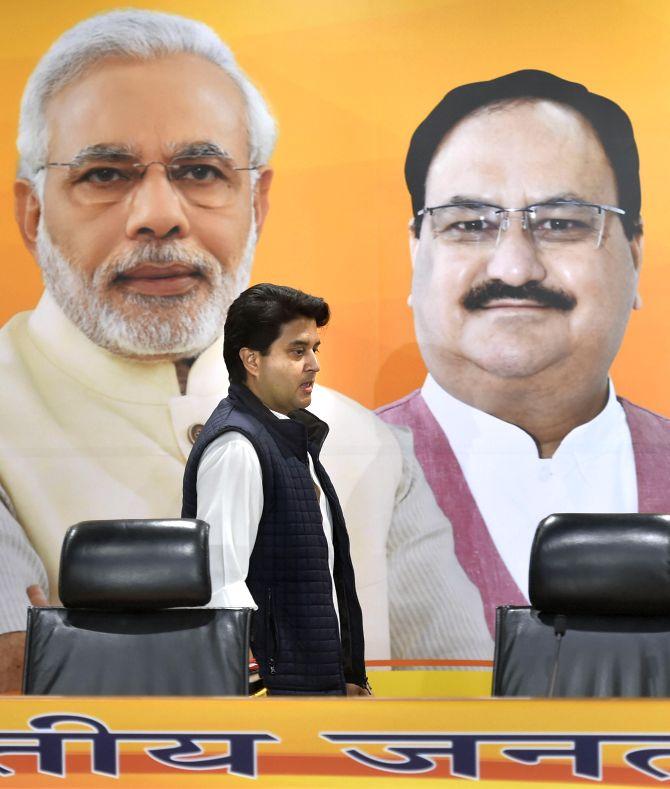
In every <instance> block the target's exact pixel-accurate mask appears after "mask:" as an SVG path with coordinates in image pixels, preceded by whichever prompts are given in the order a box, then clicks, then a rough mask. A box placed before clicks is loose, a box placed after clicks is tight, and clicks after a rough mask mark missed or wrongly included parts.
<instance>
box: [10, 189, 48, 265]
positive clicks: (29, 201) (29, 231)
mask: <svg viewBox="0 0 670 789" xmlns="http://www.w3.org/2000/svg"><path fill="white" fill-rule="evenodd" d="M41 215H42V206H41V205H40V201H39V198H38V197H37V193H36V192H35V188H34V186H33V185H32V184H31V183H30V181H27V180H26V179H25V178H18V179H17V180H16V181H15V182H14V217H15V218H16V224H17V225H18V226H19V231H20V232H21V236H22V238H23V243H24V244H25V245H26V247H27V248H28V249H29V250H30V252H32V254H33V255H34V254H35V247H36V246H37V226H38V225H39V223H40V216H41Z"/></svg>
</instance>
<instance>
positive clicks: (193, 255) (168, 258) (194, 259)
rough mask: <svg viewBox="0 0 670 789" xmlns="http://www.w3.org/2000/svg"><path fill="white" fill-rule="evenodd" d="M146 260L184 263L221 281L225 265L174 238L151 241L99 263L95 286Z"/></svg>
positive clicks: (215, 280) (167, 263) (163, 262)
mask: <svg viewBox="0 0 670 789" xmlns="http://www.w3.org/2000/svg"><path fill="white" fill-rule="evenodd" d="M144 263H162V264H165V265H166V266H168V265H170V264H172V263H181V264H183V265H185V266H188V267H189V268H192V269H193V270H194V271H195V272H197V273H198V274H202V275H203V276H205V277H206V278H208V279H209V280H210V281H211V282H214V283H216V282H218V280H219V279H220V277H221V268H220V266H219V264H218V262H217V261H216V260H215V259H214V258H213V257H208V256H205V255H203V254H202V253H198V252H192V251H191V250H189V249H184V248H183V247H182V246H181V245H179V244H175V243H171V242H167V243H166V242H163V243H161V244H154V243H147V244H144V245H142V246H139V247H136V248H135V249H133V250H131V251H130V252H128V253H126V254H124V255H120V256H118V257H114V258H110V259H109V260H106V261H105V262H104V263H102V264H101V265H100V266H98V268H97V269H96V271H95V274H94V275H93V286H94V287H97V286H99V285H105V284H107V283H109V282H112V281H113V280H115V279H116V278H117V277H119V276H122V275H123V274H125V273H126V272H128V271H132V269H134V268H137V267H138V266H141V265H143V264H144Z"/></svg>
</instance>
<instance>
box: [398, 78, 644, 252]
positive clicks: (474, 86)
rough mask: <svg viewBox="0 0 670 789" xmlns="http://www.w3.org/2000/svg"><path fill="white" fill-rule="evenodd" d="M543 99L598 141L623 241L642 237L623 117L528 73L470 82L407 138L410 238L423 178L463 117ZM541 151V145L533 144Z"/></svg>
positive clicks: (636, 176)
mask: <svg viewBox="0 0 670 789" xmlns="http://www.w3.org/2000/svg"><path fill="white" fill-rule="evenodd" d="M524 98H527V99H547V100H549V101H555V102H557V103H559V104H565V105H567V106H568V107H572V108H573V109H575V110H577V112H579V113H581V115H582V116H583V117H584V118H586V120H587V121H588V122H589V123H590V124H591V126H592V127H593V130H594V131H595V133H596V135H597V136H598V138H599V140H600V142H601V144H602V146H603V148H604V149H605V153H606V154H607V158H608V159H609V162H610V165H611V166H612V169H613V170H614V176H615V178H616V184H617V192H618V201H619V202H618V205H619V207H620V208H623V209H624V210H625V212H626V214H625V216H623V217H621V221H622V223H623V227H624V230H625V232H626V236H627V237H628V238H629V239H631V238H633V237H634V236H635V235H637V234H638V233H640V232H641V225H640V160H639V157H638V153H637V146H636V144H635V137H634V136H633V127H632V125H631V122H630V120H629V118H628V115H626V113H625V112H624V111H623V110H622V109H621V107H619V105H618V104H615V103H614V102H613V101H611V100H610V99H606V98H605V97H604V96H598V95H597V94H596V93H591V92H590V91H589V90H587V88H585V87H584V85H580V84H579V83H578V82H568V81H567V80H565V79H561V78H560V77H557V76H555V75H554V74H549V73H548V72H546V71H535V70H533V69H527V70H524V71H515V72H514V73H513V74H505V75H504V76H502V77H497V78H496V79H492V80H488V81H487V82H472V83H470V84H469V85H461V86H460V87H458V88H454V90H451V91H449V93H447V95H446V96H445V97H444V98H443V99H442V101H440V103H439V104H438V105H437V106H436V107H435V108H434V109H433V110H432V112H430V114H429V115H428V116H427V117H426V118H425V120H424V121H423V122H422V123H421V125H420V126H419V127H418V128H417V130H416V131H415V132H414V134H413V136H412V141H411V142H410V145H409V150H408V151H407V159H406V160H405V181H406V182H407V188H408V189H409V192H410V195H411V196H412V212H413V214H414V232H415V234H416V236H417V237H418V235H419V233H420V232H421V219H422V217H420V216H418V215H417V212H418V211H420V210H421V209H422V208H425V202H424V201H425V199H426V176H427V175H428V168H429V167H430V163H431V161H432V159H433V156H434V154H435V151H436V150H437V148H438V146H439V145H440V143H441V142H442V140H443V139H444V137H445V135H446V134H447V132H449V131H450V130H451V129H453V128H454V126H456V124H457V123H458V122H459V121H461V120H463V118H465V117H466V116H467V115H470V114H471V113H472V112H474V111H475V110H478V109H480V108H481V107H486V106H488V105H489V104H497V103H499V102H504V101H505V100H508V99H509V100H513V99H524ZM538 145H540V146H541V145H542V140H538Z"/></svg>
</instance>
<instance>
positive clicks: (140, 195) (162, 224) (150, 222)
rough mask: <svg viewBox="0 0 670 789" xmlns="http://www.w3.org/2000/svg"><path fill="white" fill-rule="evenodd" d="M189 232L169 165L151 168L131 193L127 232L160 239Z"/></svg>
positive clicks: (183, 235) (182, 235) (131, 236)
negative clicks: (169, 175)
mask: <svg viewBox="0 0 670 789" xmlns="http://www.w3.org/2000/svg"><path fill="white" fill-rule="evenodd" d="M155 164H156V165H158V164H160V162H156V163H155ZM188 232H189V222H188V218H187V216H186V213H185V211H184V204H183V203H182V200H181V198H180V196H179V194H178V193H177V190H176V189H174V187H173V185H172V184H171V183H170V181H169V179H168V177H167V172H166V170H165V168H164V167H159V166H154V167H151V166H150V167H147V169H146V171H145V173H144V176H143V177H142V178H141V179H140V181H139V182H138V183H137V185H136V186H135V188H134V189H133V192H132V194H131V196H130V208H129V212H128V220H127V223H126V234H127V235H128V237H129V238H140V237H143V238H152V239H159V238H184V237H185V236H187V235H188Z"/></svg>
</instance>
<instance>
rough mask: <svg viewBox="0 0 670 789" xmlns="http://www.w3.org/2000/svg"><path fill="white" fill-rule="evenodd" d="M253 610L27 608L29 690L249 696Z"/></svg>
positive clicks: (26, 673)
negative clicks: (141, 611)
mask: <svg viewBox="0 0 670 789" xmlns="http://www.w3.org/2000/svg"><path fill="white" fill-rule="evenodd" d="M250 622H251V609H248V608H241V609H234V608H226V609H222V608H202V609H191V608H185V609H171V610H166V611H149V612H146V613H143V614H141V615H138V614H136V613H127V614H126V613H124V612H122V611H107V612H101V611H87V610H68V609H64V608H30V609H29V610H28V638H27V641H26V656H25V668H24V693H27V694H56V695H65V696H68V695H75V696H89V695H90V696H99V695H102V696H105V695H110V696H152V695H159V696H160V695H162V696H231V695H238V696H246V695H247V694H248V687H249V686H248V682H249V669H248V648H249V627H250Z"/></svg>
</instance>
